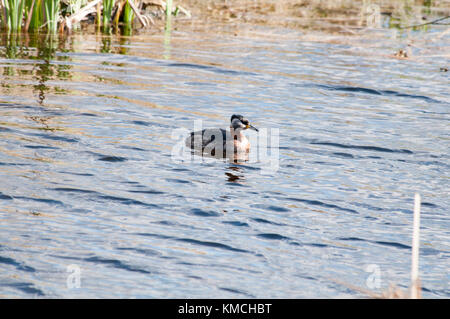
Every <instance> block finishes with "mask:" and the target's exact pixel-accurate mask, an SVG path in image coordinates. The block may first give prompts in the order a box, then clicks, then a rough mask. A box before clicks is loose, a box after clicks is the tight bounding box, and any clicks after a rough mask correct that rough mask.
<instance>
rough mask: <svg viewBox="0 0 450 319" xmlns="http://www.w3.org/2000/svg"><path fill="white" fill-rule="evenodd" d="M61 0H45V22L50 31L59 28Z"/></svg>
mask: <svg viewBox="0 0 450 319" xmlns="http://www.w3.org/2000/svg"><path fill="white" fill-rule="evenodd" d="M60 8H61V6H60V0H44V12H45V23H46V25H47V30H48V31H49V32H50V33H56V32H57V30H58V20H59V12H60Z"/></svg>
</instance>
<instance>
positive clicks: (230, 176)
mask: <svg viewBox="0 0 450 319" xmlns="http://www.w3.org/2000/svg"><path fill="white" fill-rule="evenodd" d="M228 169H229V170H231V171H233V173H231V172H225V175H226V176H227V180H228V181H229V182H230V183H240V182H242V181H244V180H245V177H244V176H243V175H242V168H240V167H237V166H230V167H228ZM239 173H241V174H239Z"/></svg>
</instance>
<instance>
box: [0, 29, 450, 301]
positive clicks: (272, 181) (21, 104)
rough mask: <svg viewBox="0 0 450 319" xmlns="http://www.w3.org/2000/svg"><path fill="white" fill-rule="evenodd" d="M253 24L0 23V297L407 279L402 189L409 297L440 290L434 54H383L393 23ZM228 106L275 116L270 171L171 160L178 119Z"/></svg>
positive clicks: (314, 293) (443, 202) (332, 287)
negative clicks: (240, 30)
mask: <svg viewBox="0 0 450 319" xmlns="http://www.w3.org/2000/svg"><path fill="white" fill-rule="evenodd" d="M253 31H254V33H253V35H252V36H244V35H242V36H235V35H234V34H233V33H227V32H226V30H224V31H223V34H221V36H220V37H219V38H218V37H217V34H211V33H208V32H200V31H198V32H195V33H193V32H181V31H180V32H178V31H174V32H173V33H172V35H171V37H170V39H169V40H170V41H168V39H167V37H166V38H164V37H163V36H160V35H155V34H140V35H137V36H134V37H112V36H104V37H102V38H101V39H99V38H98V37H97V36H81V35H77V34H75V35H72V36H70V37H68V38H67V39H66V40H64V41H63V40H59V41H55V42H52V43H48V42H46V41H45V39H42V40H41V41H36V43H34V44H33V43H31V44H30V43H28V47H27V46H25V45H24V44H23V43H21V42H20V41H19V40H17V41H18V42H16V43H14V42H12V41H11V40H10V39H8V37H7V36H6V35H3V36H2V43H1V44H0V53H1V55H0V73H1V74H2V75H1V77H0V137H1V138H0V181H1V183H0V269H1V272H0V297H19V298H23V297H27V298H28V297H39V298H57V297H63V298H78V297H83V298H86V297H100V298H106V297H109V298H118V297H120V298H124V297H125V298H126V297H137V298H143V297H145V298H185V297H193V298H242V297H248V298H304V297H312V298H317V297H318V298H336V297H345V298H347V297H350V298H360V297H364V295H363V294H362V293H361V292H360V291H356V290H354V289H351V288H349V287H350V286H357V287H361V288H362V289H366V290H371V291H373V292H376V293H379V292H381V291H383V290H384V289H386V288H387V287H388V286H389V284H396V285H397V286H398V287H400V288H403V289H406V288H407V287H408V286H409V280H410V278H409V276H410V250H411V235H412V207H413V197H414V193H415V192H418V193H420V194H421V196H422V200H423V203H422V220H421V247H420V275H421V281H422V285H423V296H424V297H428V298H448V297H449V296H450V290H449V278H450V277H449V265H450V264H449V260H450V258H449V257H450V231H449V229H450V218H449V214H448V207H449V186H450V185H449V172H450V170H449V167H450V155H449V146H450V144H449V139H450V130H449V120H450V114H449V110H450V94H449V76H448V72H441V71H440V67H442V66H445V65H448V62H449V61H448V59H445V58H444V59H436V58H434V57H433V56H429V54H428V55H427V54H425V53H426V52H428V51H426V50H427V48H424V49H423V50H422V51H417V52H415V54H416V55H415V56H416V57H417V58H411V59H408V60H399V59H395V58H393V57H392V56H390V55H391V54H392V52H393V50H394V49H393V48H395V47H398V46H400V45H402V44H403V43H404V42H402V41H405V40H404V39H402V38H398V39H392V38H389V37H387V36H386V38H382V39H383V42H380V39H373V40H372V42H370V41H366V40H365V41H359V40H358V39H354V40H353V42H350V43H349V40H348V39H345V40H344V39H343V38H340V37H339V36H336V38H335V40H334V41H308V40H305V39H302V33H300V32H294V31H287V30H285V31H283V32H285V34H284V35H283V36H281V35H279V34H272V35H271V33H270V32H267V30H264V29H263V30H259V32H260V33H258V32H257V31H258V29H256V30H253ZM430 32H431V31H430ZM258 34H259V35H263V36H258ZM166 36H167V35H166ZM319 39H320V37H319ZM99 40H101V41H99ZM444 40H445V41H441V42H440V43H441V44H440V45H441V46H442V47H438V48H437V49H436V48H435V47H434V49H436V50H438V52H440V51H439V50H446V49H448V48H449V45H448V43H449V41H448V40H449V38H448V36H447V38H444ZM380 43H382V44H380ZM442 43H447V45H446V46H445V44H444V45H442ZM429 45H431V44H429ZM424 52H425V53H424ZM234 113H240V114H244V115H245V116H246V117H248V118H249V119H250V121H251V122H253V124H254V125H255V126H256V127H258V128H261V129H263V128H267V129H270V128H277V129H279V149H278V150H279V158H278V165H279V167H278V169H277V170H276V171H273V172H270V173H269V174H267V172H265V168H266V167H265V165H266V164H265V163H263V162H258V161H250V162H244V163H233V162H230V161H228V160H208V161H199V160H196V161H181V162H180V161H175V160H174V159H173V156H172V150H173V147H174V145H175V144H176V142H177V141H176V140H174V139H173V138H172V133H173V132H174V131H176V130H177V129H180V128H185V129H187V130H193V129H194V120H202V121H203V124H204V126H205V127H226V126H227V125H228V121H229V118H230V115H231V114H234ZM252 134H253V135H252ZM254 134H255V133H249V135H251V136H253V137H254V136H255V135H254ZM70 265H75V266H76V267H79V269H80V287H79V288H71V287H69V286H68V284H67V280H68V276H69V275H70V274H71V273H70V272H68V269H70V268H68V267H69V266H70ZM370 265H375V266H376V267H378V269H379V270H380V276H381V277H380V282H381V286H379V287H375V288H373V287H370V285H369V284H368V278H369V276H370V275H371V273H370V272H368V271H367V269H368V266H370ZM369 268H370V267H369ZM346 283H347V284H348V285H346Z"/></svg>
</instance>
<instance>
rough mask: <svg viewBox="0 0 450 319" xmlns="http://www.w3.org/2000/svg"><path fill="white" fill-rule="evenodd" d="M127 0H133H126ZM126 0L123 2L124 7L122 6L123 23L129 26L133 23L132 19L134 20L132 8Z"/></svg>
mask: <svg viewBox="0 0 450 319" xmlns="http://www.w3.org/2000/svg"><path fill="white" fill-rule="evenodd" d="M128 1H133V0H128ZM128 1H127V2H126V3H125V7H124V8H123V18H122V19H123V20H122V21H123V23H124V24H125V26H126V27H131V26H132V25H133V20H134V12H133V9H132V8H131V6H130V4H129V3H128Z"/></svg>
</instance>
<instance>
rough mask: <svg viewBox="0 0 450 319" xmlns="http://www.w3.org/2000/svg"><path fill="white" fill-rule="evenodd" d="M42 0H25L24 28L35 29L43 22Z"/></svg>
mask: <svg viewBox="0 0 450 319" xmlns="http://www.w3.org/2000/svg"><path fill="white" fill-rule="evenodd" d="M42 1H43V0H27V1H26V3H25V14H26V18H27V20H26V21H27V22H26V23H27V24H26V28H25V29H26V30H25V31H27V30H28V29H30V30H37V29H39V28H40V27H41V26H42V25H43V24H44V11H43V9H42V5H43V4H42Z"/></svg>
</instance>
